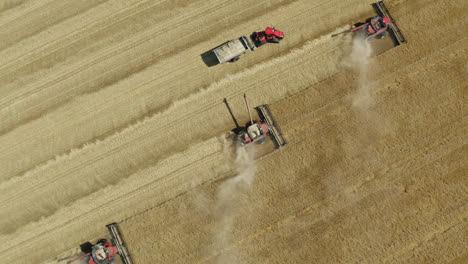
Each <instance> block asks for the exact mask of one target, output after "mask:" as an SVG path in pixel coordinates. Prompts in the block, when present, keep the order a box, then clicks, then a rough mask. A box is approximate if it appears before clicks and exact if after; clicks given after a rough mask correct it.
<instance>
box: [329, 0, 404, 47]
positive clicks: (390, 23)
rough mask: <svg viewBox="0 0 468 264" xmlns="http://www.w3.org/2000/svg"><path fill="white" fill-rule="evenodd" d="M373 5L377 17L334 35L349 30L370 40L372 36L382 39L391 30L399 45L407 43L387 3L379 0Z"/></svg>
mask: <svg viewBox="0 0 468 264" xmlns="http://www.w3.org/2000/svg"><path fill="white" fill-rule="evenodd" d="M373 6H374V8H375V10H376V11H377V16H376V17H374V18H371V19H369V20H368V21H367V22H366V23H364V24H360V25H358V26H356V27H354V28H351V29H349V30H346V31H344V32H341V33H338V34H334V35H332V37H335V36H337V35H340V34H343V33H348V32H360V33H362V34H363V35H364V36H365V38H366V39H368V40H370V39H372V38H377V39H382V38H385V37H386V36H387V35H388V32H389V33H390V35H391V36H392V38H393V40H394V42H395V44H396V45H397V46H398V45H402V44H405V43H406V42H407V41H406V39H405V37H404V36H403V33H402V32H401V30H400V28H399V27H398V25H397V23H396V22H395V19H393V17H392V15H391V14H390V11H388V9H387V6H385V3H384V2H383V1H379V2H377V3H374V4H373Z"/></svg>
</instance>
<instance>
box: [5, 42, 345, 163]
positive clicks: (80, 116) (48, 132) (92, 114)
mask: <svg viewBox="0 0 468 264" xmlns="http://www.w3.org/2000/svg"><path fill="white" fill-rule="evenodd" d="M325 41H326V38H325V39H321V40H318V43H319V44H320V45H321V46H324V42H325ZM336 44H338V43H336ZM315 45H317V43H316V41H315V40H314V41H311V43H310V44H306V46H305V47H302V48H303V49H306V50H304V51H300V50H301V49H299V51H298V50H296V51H294V52H292V53H291V54H285V55H284V56H282V57H279V58H276V59H274V60H273V61H267V62H265V63H263V64H258V65H256V66H254V67H253V69H252V70H253V71H251V70H247V71H246V70H244V71H242V72H240V73H238V74H235V75H234V76H235V77H233V76H227V77H226V78H224V79H222V80H221V81H220V82H217V83H215V84H214V85H215V86H216V85H218V86H219V85H227V84H229V85H231V84H230V82H232V81H233V78H234V79H236V81H237V82H239V81H241V79H242V78H243V77H245V76H246V74H248V75H249V76H252V75H254V74H255V73H257V72H266V73H267V74H268V75H266V76H271V77H272V76H274V74H280V73H281V72H283V70H284V69H283V68H276V67H275V68H273V70H269V69H267V68H265V67H273V66H274V65H275V64H278V63H282V62H285V61H290V60H292V59H294V58H297V57H298V56H301V54H308V55H314V54H316V55H320V51H315V50H314V47H315ZM333 56H335V55H333ZM324 60H327V58H326V56H323V54H322V58H320V59H315V60H314V61H312V60H307V59H305V58H300V59H299V60H298V62H299V61H301V62H303V63H306V62H307V63H312V65H315V64H316V63H318V62H321V61H324ZM295 67H299V65H298V66H295ZM326 70H327V68H324V69H321V70H320V71H316V73H314V74H311V75H309V76H308V77H307V79H311V80H314V79H316V78H319V79H322V78H324V77H321V75H324V74H325V71H326ZM334 71H335V70H334ZM298 73H299V74H300V72H298ZM325 77H328V76H325ZM266 78H267V77H264V78H263V79H266ZM288 78H292V76H291V77H288ZM291 80H293V79H291ZM259 81H260V80H251V81H249V83H250V84H249V85H254V84H255V83H258V82H259ZM282 82H284V83H285V84H286V83H287V81H286V80H285V81H282ZM145 85H146V84H145ZM167 86H168V88H164V89H168V90H167V92H168V93H169V92H170V93H171V94H172V93H174V91H178V90H181V92H184V89H183V88H184V87H182V86H181V87H171V86H170V85H169V84H167ZM288 86H290V85H288ZM121 88H122V89H121V91H122V93H123V94H116V93H115V91H109V95H106V94H103V93H101V96H97V95H99V94H96V95H93V98H94V97H95V98H96V99H98V98H107V99H105V100H104V102H103V100H102V99H100V100H94V99H93V100H92V101H90V103H91V102H92V105H89V104H87V102H83V101H81V100H78V101H76V102H74V105H75V106H76V110H73V111H71V112H70V114H66V119H64V120H63V122H62V125H61V126H60V127H59V128H62V127H64V128H67V127H65V126H66V124H68V123H69V124H75V125H74V127H73V128H72V127H68V128H67V130H64V129H60V130H57V128H54V127H50V128H49V127H44V130H42V129H39V130H37V127H36V126H34V125H35V123H36V122H32V123H31V124H29V125H27V126H25V127H22V128H20V130H19V131H17V132H21V131H23V132H22V133H26V134H30V131H31V130H30V129H31V126H32V127H36V131H35V133H34V134H33V135H30V136H29V137H28V138H30V139H31V140H34V141H37V140H38V139H39V138H41V137H42V135H43V136H46V137H47V138H49V139H45V138H42V139H41V140H39V141H40V142H43V141H49V140H50V139H53V138H57V137H55V136H53V135H54V133H58V134H59V135H60V138H63V137H64V135H67V134H69V133H71V132H74V133H75V134H76V131H77V130H76V129H78V130H82V129H84V128H85V127H86V126H96V125H98V124H93V123H99V122H96V121H95V119H96V114H97V113H103V114H104V113H110V114H113V115H115V116H116V117H118V118H117V119H115V121H113V122H116V123H117V122H128V121H126V120H125V119H124V117H125V116H126V115H129V114H133V113H132V108H129V109H128V110H127V113H125V111H126V110H125V109H124V108H122V107H125V108H126V107H132V105H128V104H127V103H126V102H128V101H138V100H140V99H137V98H134V99H130V98H131V96H133V97H134V96H135V95H138V96H143V98H148V94H146V95H145V94H143V93H142V92H144V91H148V89H149V91H151V89H153V88H152V86H146V87H145V90H143V91H138V90H137V89H138V88H139V87H135V89H131V90H129V89H127V88H126V86H125V83H124V84H123V86H122V87H121ZM194 88H197V87H194ZM300 88H301V87H291V89H293V90H291V91H298V90H297V89H300ZM208 89H210V88H208ZM262 89H266V88H262ZM155 91H156V92H157V94H159V95H158V96H157V97H156V98H158V99H159V100H160V101H161V100H162V98H164V97H165V96H166V95H164V94H163V93H164V92H163V93H161V94H160V92H159V90H155ZM162 91H165V90H162ZM135 92H138V93H137V94H135ZM153 93H154V92H153ZM196 93H198V91H196ZM187 95H188V94H186V96H187ZM272 95H273V94H272ZM275 98H276V99H275ZM275 98H271V99H272V100H273V101H274V100H278V99H279V98H280V97H278V95H275ZM175 99H176V100H177V98H175ZM172 100H174V98H172ZM168 102H169V101H168ZM115 106H117V107H119V108H120V110H119V109H115V110H114V109H112V108H115ZM111 107H112V108H111ZM97 108H100V109H99V110H96V109H97ZM165 108H166V107H165ZM116 110H117V111H116ZM161 110H164V109H161ZM83 111H85V112H83ZM97 111H98V112H97ZM133 111H134V110H133ZM62 112H63V111H62ZM62 112H59V111H57V112H56V115H51V116H50V117H48V118H47V119H42V120H38V121H37V122H39V121H42V122H46V121H45V120H49V121H47V123H48V122H52V123H54V122H56V121H54V120H59V119H62V118H63V117H61V116H63V115H61V114H62ZM119 112H120V113H119ZM63 113H65V112H63ZM103 117H105V118H106V119H108V120H102V121H100V125H99V126H102V125H106V122H107V123H108V124H107V125H111V126H112V125H114V124H113V123H110V121H109V115H104V116H103ZM97 118H101V117H100V116H98V117H97ZM132 118H135V117H132ZM80 120H82V121H83V122H81V124H80V125H79V126H76V124H79V123H80V122H78V121H80ZM109 123H110V124H109ZM121 124H125V123H121ZM128 125H131V124H128ZM83 126H85V127H83ZM98 133H100V132H98ZM105 133H106V132H105ZM105 133H104V134H105ZM92 134H94V135H96V132H94V131H92ZM98 135H99V134H98ZM5 136H6V137H5ZM5 136H4V137H2V141H3V140H4V141H5V142H10V143H14V142H16V143H15V144H14V145H11V147H13V148H17V149H18V151H19V150H20V149H22V148H20V147H21V146H20V145H17V144H21V145H25V144H35V143H34V142H30V143H28V141H29V140H28V139H26V138H24V139H23V140H21V141H14V142H12V141H10V140H9V139H8V138H9V137H11V136H14V137H15V138H18V134H16V133H13V134H7V135H5ZM57 140H61V139H59V138H57ZM63 140H65V141H68V139H66V138H63ZM87 140H89V139H87ZM68 142H69V141H68ZM54 144H56V145H59V144H58V142H54ZM78 146H79V145H78ZM4 147H7V146H4ZM51 147H52V146H49V147H48V148H49V150H46V151H51V150H52V149H50V148H51ZM71 147H73V146H71ZM69 149H70V147H67V148H66V151H68V150H69ZM37 151H40V152H39V153H38V155H39V156H41V155H45V154H47V152H46V151H43V150H40V149H37ZM59 153H60V152H59ZM10 154H12V153H11V152H10ZM57 154H58V153H57V152H56V151H53V155H57ZM39 156H38V157H39ZM10 158H12V156H11V155H10ZM49 158H51V157H49ZM6 166H10V165H7V164H6ZM23 167H24V166H23Z"/></svg>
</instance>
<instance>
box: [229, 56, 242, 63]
mask: <svg viewBox="0 0 468 264" xmlns="http://www.w3.org/2000/svg"><path fill="white" fill-rule="evenodd" d="M239 59H240V57H239V56H237V57H234V58H232V59H231V60H230V62H236V61H238V60H239Z"/></svg>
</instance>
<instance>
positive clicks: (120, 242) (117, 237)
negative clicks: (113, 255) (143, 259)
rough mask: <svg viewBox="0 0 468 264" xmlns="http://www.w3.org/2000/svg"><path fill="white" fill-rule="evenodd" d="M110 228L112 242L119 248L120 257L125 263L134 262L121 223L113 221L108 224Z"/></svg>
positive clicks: (131, 263) (132, 263)
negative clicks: (121, 230)
mask: <svg viewBox="0 0 468 264" xmlns="http://www.w3.org/2000/svg"><path fill="white" fill-rule="evenodd" d="M106 226H107V228H108V229H109V233H110V235H111V239H112V243H113V244H114V245H115V247H116V248H117V251H118V252H119V255H120V258H121V259H122V262H123V263H124V264H134V263H135V262H133V259H132V256H131V255H130V252H129V251H128V248H127V244H126V243H125V240H124V237H123V235H122V232H120V228H119V225H118V224H117V223H112V224H108V225H106Z"/></svg>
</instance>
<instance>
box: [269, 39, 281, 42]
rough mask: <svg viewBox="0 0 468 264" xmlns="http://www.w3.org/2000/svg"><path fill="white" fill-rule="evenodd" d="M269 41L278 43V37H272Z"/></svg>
mask: <svg viewBox="0 0 468 264" xmlns="http://www.w3.org/2000/svg"><path fill="white" fill-rule="evenodd" d="M271 42H273V43H280V39H279V38H274V39H272V40H271Z"/></svg>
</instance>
